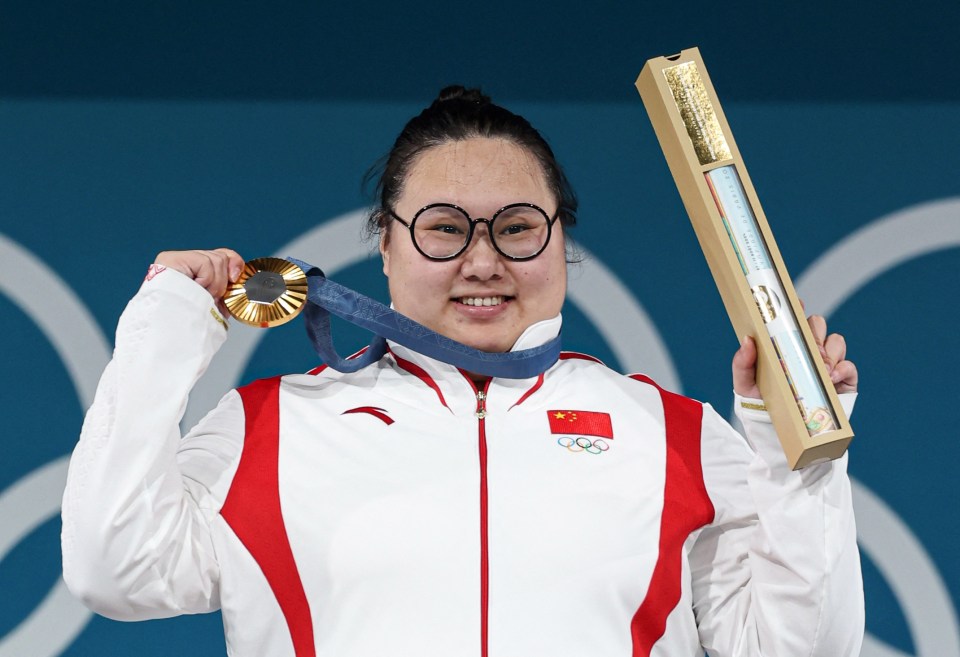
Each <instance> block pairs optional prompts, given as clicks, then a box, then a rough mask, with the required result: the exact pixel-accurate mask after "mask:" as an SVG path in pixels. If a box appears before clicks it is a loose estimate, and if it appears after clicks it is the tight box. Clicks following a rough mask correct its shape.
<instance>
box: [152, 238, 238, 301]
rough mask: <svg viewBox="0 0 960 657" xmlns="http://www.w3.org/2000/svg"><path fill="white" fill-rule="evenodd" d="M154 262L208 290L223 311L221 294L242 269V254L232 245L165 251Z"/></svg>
mask: <svg viewBox="0 0 960 657" xmlns="http://www.w3.org/2000/svg"><path fill="white" fill-rule="evenodd" d="M154 262H155V263H156V264H158V265H163V266H164V267H169V268H171V269H176V270H177V271H178V272H180V273H181V274H184V275H185V276H189V277H190V278H192V279H193V280H194V281H196V282H197V284H199V285H200V286H201V287H203V288H204V289H205V290H206V291H207V292H209V293H210V296H212V297H213V298H214V299H215V300H216V302H217V306H218V307H219V308H220V311H221V312H223V314H224V315H226V308H225V307H224V305H223V295H224V293H225V292H226V291H227V285H229V284H230V283H232V282H233V281H235V280H237V277H239V276H240V272H242V271H243V258H241V257H240V254H238V253H237V252H236V251H233V250H231V249H213V250H196V251H164V252H162V253H160V254H159V255H157V257H156V259H155V260H154Z"/></svg>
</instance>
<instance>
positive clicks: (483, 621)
mask: <svg viewBox="0 0 960 657" xmlns="http://www.w3.org/2000/svg"><path fill="white" fill-rule="evenodd" d="M489 386H490V382H489V381H487V384H486V385H485V386H484V387H483V390H477V411H476V413H475V415H476V416H477V423H478V429H479V440H478V443H479V451H480V657H488V652H487V625H488V613H487V612H488V609H489V600H490V598H489V592H490V589H489V584H490V562H489V554H488V534H487V434H486V426H485V418H486V417H487V389H488V388H489Z"/></svg>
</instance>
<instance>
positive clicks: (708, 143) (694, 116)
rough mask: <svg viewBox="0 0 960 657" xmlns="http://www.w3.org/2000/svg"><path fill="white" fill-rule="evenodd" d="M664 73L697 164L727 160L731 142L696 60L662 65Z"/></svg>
mask: <svg viewBox="0 0 960 657" xmlns="http://www.w3.org/2000/svg"><path fill="white" fill-rule="evenodd" d="M663 76H664V77H665V78H666V79H667V86H668V87H670V92H671V93H672V94H673V100H674V102H676V104H677V109H678V110H679V111H680V117H681V119H682V120H683V125H684V127H686V129H687V134H688V135H690V141H692V142H693V149H694V151H696V153H697V159H698V160H699V161H700V164H711V163H713V162H720V161H722V160H729V159H730V157H731V155H730V146H728V145H727V139H726V137H724V136H723V130H722V129H721V128H720V122H719V121H718V120H717V114H716V112H714V111H713V103H711V102H710V96H709V95H708V94H707V88H706V86H704V84H703V78H701V77H700V70H699V69H697V63H696V62H684V63H683V64H678V65H677V66H671V67H670V68H665V69H663Z"/></svg>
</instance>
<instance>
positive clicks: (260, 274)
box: [223, 258, 307, 328]
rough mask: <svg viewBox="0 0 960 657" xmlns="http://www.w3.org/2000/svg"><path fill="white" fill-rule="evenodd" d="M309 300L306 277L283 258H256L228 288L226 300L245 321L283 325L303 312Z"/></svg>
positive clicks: (246, 322) (262, 324)
mask: <svg viewBox="0 0 960 657" xmlns="http://www.w3.org/2000/svg"><path fill="white" fill-rule="evenodd" d="M306 300H307V276H306V274H304V273H303V270H302V269H300V268H299V267H298V266H296V265H295V264H293V263H292V262H289V261H287V260H283V259H281V258H255V259H253V260H250V261H249V262H247V263H246V264H245V265H244V267H243V271H242V272H241V273H240V277H239V278H237V281H236V282H235V283H231V284H230V285H229V286H228V287H227V292H226V294H225V295H224V297H223V302H224V304H226V306H227V310H229V311H230V314H231V315H233V316H234V317H236V318H237V319H238V320H240V321H241V322H243V323H244V324H249V325H250V326H258V327H260V328H268V327H271V326H280V325H281V324H285V323H287V322H289V321H290V320H291V319H293V318H294V317H296V316H297V315H299V314H300V311H301V310H303V306H304V303H306Z"/></svg>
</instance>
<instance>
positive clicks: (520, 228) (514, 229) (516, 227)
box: [500, 223, 530, 237]
mask: <svg viewBox="0 0 960 657" xmlns="http://www.w3.org/2000/svg"><path fill="white" fill-rule="evenodd" d="M527 230H530V225H529V224H522V223H512V224H510V225H509V226H504V227H503V228H502V229H501V230H500V234H501V235H503V236H504V237H509V236H511V235H519V234H520V233H522V232H524V231H527Z"/></svg>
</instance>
